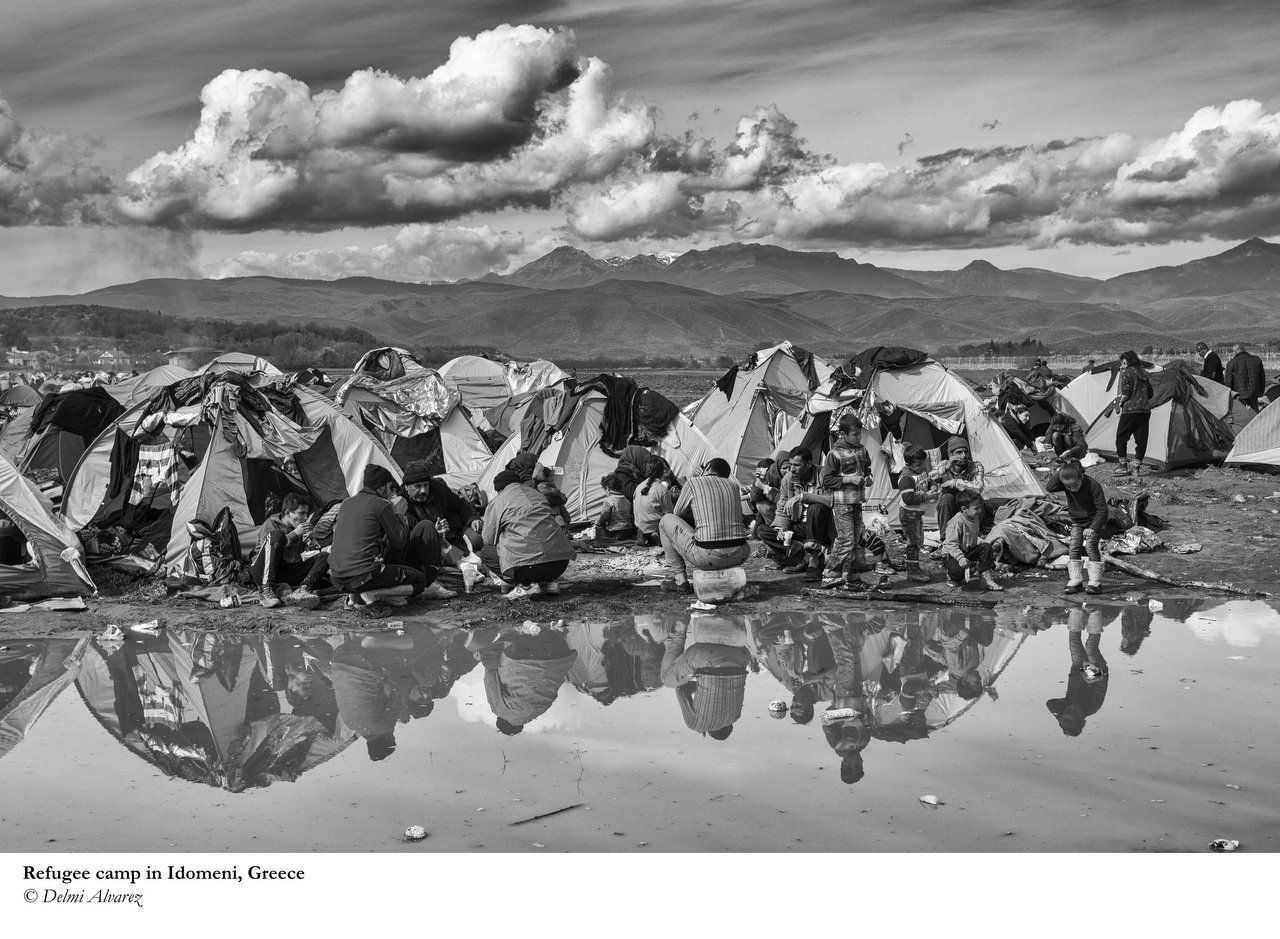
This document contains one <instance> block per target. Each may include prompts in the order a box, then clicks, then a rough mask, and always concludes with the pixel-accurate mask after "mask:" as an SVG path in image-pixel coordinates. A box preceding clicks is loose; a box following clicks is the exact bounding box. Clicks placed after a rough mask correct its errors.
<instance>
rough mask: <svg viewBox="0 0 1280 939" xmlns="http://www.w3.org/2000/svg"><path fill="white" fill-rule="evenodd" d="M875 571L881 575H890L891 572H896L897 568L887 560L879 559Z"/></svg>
mask: <svg viewBox="0 0 1280 939" xmlns="http://www.w3.org/2000/svg"><path fill="white" fill-rule="evenodd" d="M876 573H877V574H880V575H881V576H882V577H890V576H892V575H893V574H896V573H898V569H897V568H896V567H894V566H893V565H892V564H890V563H889V562H888V561H881V562H880V563H878V564H877V565H876Z"/></svg>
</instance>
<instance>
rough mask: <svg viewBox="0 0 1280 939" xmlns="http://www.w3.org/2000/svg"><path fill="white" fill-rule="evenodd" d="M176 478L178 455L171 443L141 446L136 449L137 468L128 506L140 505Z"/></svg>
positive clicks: (171, 485)
mask: <svg viewBox="0 0 1280 939" xmlns="http://www.w3.org/2000/svg"><path fill="white" fill-rule="evenodd" d="M177 478H178V454H177V451H176V450H174V448H173V444H172V443H163V444H142V445H141V446H139V447H138V468H137V469H136V470H134V474H133V486H132V487H131V488H130V489H129V504H130V505H142V504H143V502H146V501H148V500H150V499H151V498H153V497H154V496H155V494H156V493H157V492H159V491H160V490H161V489H162V488H163V487H165V486H167V487H168V488H170V489H172V488H173V485H174V483H175V482H176V481H177Z"/></svg>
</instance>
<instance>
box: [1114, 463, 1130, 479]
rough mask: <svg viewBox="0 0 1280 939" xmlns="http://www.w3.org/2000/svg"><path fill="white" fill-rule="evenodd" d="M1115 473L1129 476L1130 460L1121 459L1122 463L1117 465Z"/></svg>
mask: <svg viewBox="0 0 1280 939" xmlns="http://www.w3.org/2000/svg"><path fill="white" fill-rule="evenodd" d="M1115 475H1117V476H1128V475H1129V461H1128V460H1121V461H1120V465H1119V466H1117V467H1116V472H1115Z"/></svg>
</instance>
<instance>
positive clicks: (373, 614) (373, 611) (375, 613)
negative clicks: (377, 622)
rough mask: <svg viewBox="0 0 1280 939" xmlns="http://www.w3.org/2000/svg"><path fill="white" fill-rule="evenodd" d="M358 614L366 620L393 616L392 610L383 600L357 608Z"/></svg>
mask: <svg viewBox="0 0 1280 939" xmlns="http://www.w3.org/2000/svg"><path fill="white" fill-rule="evenodd" d="M356 613H357V614H358V615H359V616H363V617H364V618H365V619H385V618H386V617H388V616H390V615H391V608H390V607H388V606H387V605H386V604H385V603H383V602H382V601H381V600H376V601H374V602H373V603H365V604H361V605H360V606H358V607H356Z"/></svg>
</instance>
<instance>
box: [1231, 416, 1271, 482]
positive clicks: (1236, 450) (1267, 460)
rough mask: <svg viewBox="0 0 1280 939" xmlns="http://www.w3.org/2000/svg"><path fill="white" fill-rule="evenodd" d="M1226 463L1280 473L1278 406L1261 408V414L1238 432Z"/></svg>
mask: <svg viewBox="0 0 1280 939" xmlns="http://www.w3.org/2000/svg"><path fill="white" fill-rule="evenodd" d="M1226 462H1227V463H1230V464H1233V465H1236V466H1250V467H1256V468H1258V469H1260V470H1263V471H1266V472H1273V473H1274V472H1280V404H1271V405H1268V406H1267V407H1265V408H1263V410H1262V413H1261V414H1259V415H1257V417H1255V418H1254V419H1253V421H1252V422H1251V423H1250V424H1249V426H1248V427H1246V428H1245V429H1244V430H1242V431H1240V434H1239V435H1238V436H1237V437H1236V441H1235V446H1233V447H1232V448H1231V452H1230V453H1228V454H1227V459H1226Z"/></svg>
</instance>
